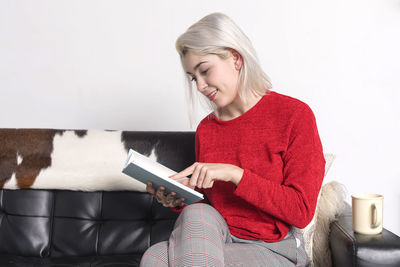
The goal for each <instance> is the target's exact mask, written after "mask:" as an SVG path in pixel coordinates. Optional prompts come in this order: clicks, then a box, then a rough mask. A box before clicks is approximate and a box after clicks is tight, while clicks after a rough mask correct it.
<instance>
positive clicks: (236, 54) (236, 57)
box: [231, 48, 243, 70]
mask: <svg viewBox="0 0 400 267" xmlns="http://www.w3.org/2000/svg"><path fill="white" fill-rule="evenodd" d="M231 54H232V58H233V63H234V64H235V69H236V70H240V69H241V68H242V64H243V58H242V55H241V54H240V53H239V52H238V51H236V50H235V49H233V48H231Z"/></svg>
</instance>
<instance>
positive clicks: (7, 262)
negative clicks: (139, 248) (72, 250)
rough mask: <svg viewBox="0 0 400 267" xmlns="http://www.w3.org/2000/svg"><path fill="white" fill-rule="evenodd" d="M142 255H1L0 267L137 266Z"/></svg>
mask: <svg viewBox="0 0 400 267" xmlns="http://www.w3.org/2000/svg"><path fill="white" fill-rule="evenodd" d="M141 258H142V255H137V254H136V255H113V256H94V257H62V258H37V257H21V256H14V255H1V254H0V266H7V267H14V266H15V267H17V266H18V267H27V266H42V267H49V266H59V267H64V266H68V267H75V266H76V267H78V266H79V267H86V266H88V267H89V266H90V267H96V266H102V267H107V266H109V267H112V266H116V267H118V266H121V267H122V266H139V264H140V259H141Z"/></svg>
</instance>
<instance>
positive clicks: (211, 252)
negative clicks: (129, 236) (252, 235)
mask: <svg viewBox="0 0 400 267" xmlns="http://www.w3.org/2000/svg"><path fill="white" fill-rule="evenodd" d="M308 264H309V259H308V257H307V254H306V251H305V248H304V241H303V236H302V234H301V233H300V231H299V230H298V229H297V228H295V227H292V229H291V231H290V232H289V233H288V235H287V236H286V237H285V239H283V240H281V241H279V242H274V243H268V242H264V241H261V240H246V239H241V238H238V237H235V236H233V235H231V234H230V232H229V228H228V225H227V224H226V221H225V220H224V218H223V217H222V216H221V214H220V213H219V212H218V211H217V210H215V209H214V208H213V207H212V206H210V205H208V204H203V203H198V204H192V205H189V206H187V207H186V208H185V209H184V210H183V211H182V213H181V214H180V216H179V217H178V219H177V221H176V223H175V226H174V230H173V231H172V234H171V236H170V238H169V240H168V241H164V242H160V243H157V244H154V245H153V246H151V247H150V248H149V249H148V250H146V252H145V253H144V255H143V257H142V260H141V263H140V266H143V267H147V266H151V267H154V266H185V267H186V266H199V267H200V266H246V267H247V266H279V267H282V266H283V267H285V266H307V265H308Z"/></svg>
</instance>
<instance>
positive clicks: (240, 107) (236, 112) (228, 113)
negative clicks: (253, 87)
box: [218, 94, 262, 121]
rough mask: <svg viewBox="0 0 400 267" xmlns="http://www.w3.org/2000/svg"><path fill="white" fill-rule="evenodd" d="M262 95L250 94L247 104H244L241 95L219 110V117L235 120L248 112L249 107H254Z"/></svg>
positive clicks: (224, 119)
mask: <svg viewBox="0 0 400 267" xmlns="http://www.w3.org/2000/svg"><path fill="white" fill-rule="evenodd" d="M261 98H262V96H259V95H254V94H250V95H249V97H248V100H247V104H244V103H243V101H242V100H241V99H240V97H239V96H237V98H236V99H235V100H234V101H233V102H232V103H231V104H230V105H228V106H226V107H225V108H223V109H221V110H219V116H218V117H219V119H220V120H222V121H228V120H233V119H235V118H237V117H239V116H241V115H242V114H244V113H246V112H247V111H248V110H249V109H251V108H252V107H254V106H255V105H256V104H257V103H258V101H260V99H261Z"/></svg>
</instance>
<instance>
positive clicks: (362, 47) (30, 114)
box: [0, 0, 400, 235]
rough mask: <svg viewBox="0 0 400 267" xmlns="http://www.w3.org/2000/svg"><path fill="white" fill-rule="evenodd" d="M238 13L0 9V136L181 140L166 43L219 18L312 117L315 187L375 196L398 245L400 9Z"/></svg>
mask: <svg viewBox="0 0 400 267" xmlns="http://www.w3.org/2000/svg"><path fill="white" fill-rule="evenodd" d="M244 3H245V2H244V1H232V0H229V1H228V0H224V1H209V0H205V1H201V2H198V1H197V2H195V1H193V2H188V1H178V0H174V1H172V0H169V1H163V0H151V1H111V0H110V1H98V0H86V1H77V0H75V1H72V0H68V1H55V0H46V1H45V0H38V1H29V0H19V1H13V0H9V1H5V0H0V90H1V91H0V114H1V115H0V127H2V128H9V127H16V128H24V127H27V128H30V127H32V128H63V129H65V128H70V129H89V128H97V129H125V130H165V131H180V130H182V131H186V130H192V129H191V128H190V127H189V123H188V117H187V115H186V112H187V109H186V102H185V94H184V87H183V77H182V71H181V67H180V63H179V59H178V55H177V53H176V52H175V48H174V43H175V40H176V38H177V37H178V35H179V34H181V33H183V32H184V31H185V30H186V28H187V27H189V26H190V25H191V24H192V23H194V22H196V21H197V20H199V19H200V18H202V17H203V16H205V15H207V14H209V13H211V12H215V11H220V12H224V13H226V14H228V15H229V16H231V17H232V18H233V19H234V20H235V21H236V22H237V24H238V25H240V27H241V28H242V29H243V30H244V31H245V32H246V33H247V35H248V36H249V38H250V39H251V40H252V42H253V44H254V46H255V48H256V50H257V51H258V54H259V57H260V61H261V62H262V65H263V68H264V69H265V71H266V72H267V74H268V75H269V76H270V77H271V78H272V82H273V85H274V90H275V91H278V92H280V93H283V94H288V95H291V96H294V97H297V98H299V99H301V100H303V101H305V102H306V103H308V104H309V105H310V106H311V108H312V109H313V110H314V113H315V115H316V117H317V122H318V126H319V131H320V135H321V139H322V142H323V145H324V149H325V152H331V153H335V154H336V155H337V159H336V161H335V163H334V164H333V166H332V168H331V170H330V172H329V174H328V176H327V178H326V182H328V181H331V180H337V181H339V182H341V183H343V184H345V185H346V187H347V189H348V192H349V194H351V193H355V192H375V193H382V194H384V196H385V200H384V202H385V207H384V226H385V227H386V228H387V229H389V230H391V231H393V232H395V233H396V234H398V235H400V190H399V187H400V168H399V167H398V165H397V164H398V160H399V159H400V157H399V156H398V154H399V152H400V141H399V137H400V107H399V106H400V105H399V103H400V86H399V84H400V75H399V72H400V49H399V47H400V1H399V0H369V1H368V0H353V1H348V0H336V1H318V0H307V1H290V0H283V1H272V0H269V1H265V0H264V1H246V4H244ZM206 112H207V111H199V119H200V118H201V117H202V116H203V115H204V114H206ZM348 200H349V201H350V198H348Z"/></svg>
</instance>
